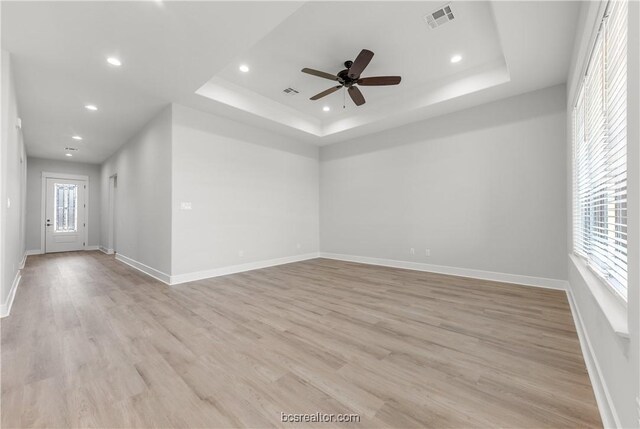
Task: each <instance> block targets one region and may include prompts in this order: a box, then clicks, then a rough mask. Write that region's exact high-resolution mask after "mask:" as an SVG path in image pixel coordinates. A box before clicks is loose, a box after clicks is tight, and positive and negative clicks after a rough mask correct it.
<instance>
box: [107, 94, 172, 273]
mask: <svg viewBox="0 0 640 429" xmlns="http://www.w3.org/2000/svg"><path fill="white" fill-rule="evenodd" d="M114 174H117V177H118V188H117V192H116V207H117V215H116V221H115V228H116V236H117V248H116V250H117V252H118V254H120V255H121V256H124V257H126V258H129V259H131V260H133V261H136V262H137V263H139V264H143V265H145V266H147V267H150V268H151V269H153V270H157V271H158V272H160V273H164V274H165V275H166V276H167V277H168V275H169V273H170V271H171V107H170V106H168V107H167V108H165V109H164V110H162V111H161V112H160V113H159V114H158V115H157V116H156V117H155V118H153V119H152V120H151V121H150V122H149V123H148V124H147V125H145V126H144V128H143V129H142V130H140V131H139V132H138V134H137V135H136V136H135V137H133V138H132V139H131V140H130V141H129V142H128V143H126V144H125V145H124V146H123V147H122V148H120V149H119V150H118V151H117V152H116V153H115V154H114V155H113V156H111V157H110V158H109V159H108V160H107V161H105V162H104V163H103V164H102V170H101V179H100V184H101V191H100V195H101V201H102V203H101V219H102V220H103V222H102V229H101V234H100V243H101V245H102V246H103V247H107V246H108V244H107V233H108V228H107V220H108V218H109V217H108V208H109V177H110V176H112V175H114Z"/></svg>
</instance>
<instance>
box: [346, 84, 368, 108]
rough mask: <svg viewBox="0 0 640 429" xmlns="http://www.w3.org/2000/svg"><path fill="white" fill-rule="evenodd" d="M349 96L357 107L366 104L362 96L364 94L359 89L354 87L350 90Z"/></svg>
mask: <svg viewBox="0 0 640 429" xmlns="http://www.w3.org/2000/svg"><path fill="white" fill-rule="evenodd" d="M349 95H350V96H351V99H352V100H353V102H354V103H356V106H362V105H363V104H364V103H365V101H364V95H362V92H360V90H359V89H358V87H356V86H352V87H351V88H349Z"/></svg>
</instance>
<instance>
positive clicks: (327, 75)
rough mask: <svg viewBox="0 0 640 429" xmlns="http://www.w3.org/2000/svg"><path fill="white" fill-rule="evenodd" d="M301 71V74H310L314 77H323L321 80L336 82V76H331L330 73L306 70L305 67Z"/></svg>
mask: <svg viewBox="0 0 640 429" xmlns="http://www.w3.org/2000/svg"><path fill="white" fill-rule="evenodd" d="M301 71H302V73H307V74H312V75H314V76H318V77H323V78H325V79H329V80H338V76H336V75H333V74H331V73H327V72H323V71H320V70H314V69H308V68H306V67H305V68H303V69H302V70H301Z"/></svg>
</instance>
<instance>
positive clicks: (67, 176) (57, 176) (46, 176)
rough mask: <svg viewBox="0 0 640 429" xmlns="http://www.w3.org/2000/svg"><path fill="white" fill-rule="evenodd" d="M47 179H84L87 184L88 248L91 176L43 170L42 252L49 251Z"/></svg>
mask: <svg viewBox="0 0 640 429" xmlns="http://www.w3.org/2000/svg"><path fill="white" fill-rule="evenodd" d="M47 179H68V180H84V181H85V183H86V184H87V185H86V186H87V189H85V192H84V204H85V205H86V206H87V207H85V208H84V220H83V223H84V224H85V225H86V226H85V228H84V238H83V242H84V246H83V247H84V250H87V247H88V243H89V176H82V175H78V174H66V173H52V172H49V171H43V172H42V185H41V187H42V198H41V200H40V253H42V254H44V253H46V251H47V248H46V246H45V235H46V228H45V226H44V224H45V223H46V222H45V221H46V219H47V213H46V211H47Z"/></svg>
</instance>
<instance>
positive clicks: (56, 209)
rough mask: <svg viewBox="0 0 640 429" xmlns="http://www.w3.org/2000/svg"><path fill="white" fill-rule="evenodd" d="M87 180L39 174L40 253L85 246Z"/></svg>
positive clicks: (80, 177) (77, 177) (61, 175)
mask: <svg viewBox="0 0 640 429" xmlns="http://www.w3.org/2000/svg"><path fill="white" fill-rule="evenodd" d="M88 182H89V178H88V177H87V176H72V175H64V174H55V173H43V174H42V194H43V204H42V206H43V211H42V215H43V216H42V228H43V231H42V241H43V243H42V245H43V247H42V248H43V249H44V253H53V252H71V251H74V250H84V249H85V247H86V244H87V231H88V217H87V211H88V210H87V201H88V198H89V196H88V186H87V185H88Z"/></svg>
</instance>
